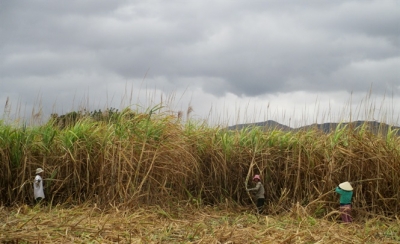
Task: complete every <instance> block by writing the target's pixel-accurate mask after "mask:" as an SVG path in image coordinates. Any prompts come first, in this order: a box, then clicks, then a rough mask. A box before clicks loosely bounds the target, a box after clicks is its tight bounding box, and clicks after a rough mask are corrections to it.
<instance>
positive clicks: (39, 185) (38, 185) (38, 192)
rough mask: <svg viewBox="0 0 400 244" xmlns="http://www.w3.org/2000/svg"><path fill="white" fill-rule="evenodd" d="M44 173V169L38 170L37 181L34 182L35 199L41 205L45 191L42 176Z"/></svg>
mask: <svg viewBox="0 0 400 244" xmlns="http://www.w3.org/2000/svg"><path fill="white" fill-rule="evenodd" d="M42 173H43V169H42V168H37V169H36V176H35V180H34V181H33V196H34V198H35V201H36V203H39V202H40V201H41V200H43V199H44V191H43V179H42V176H41V174H42Z"/></svg>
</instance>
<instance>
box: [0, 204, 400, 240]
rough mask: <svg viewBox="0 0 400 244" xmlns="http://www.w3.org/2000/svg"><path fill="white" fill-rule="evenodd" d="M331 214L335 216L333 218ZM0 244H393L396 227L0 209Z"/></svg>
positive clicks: (288, 217) (223, 214) (302, 216)
mask: <svg viewBox="0 0 400 244" xmlns="http://www.w3.org/2000/svg"><path fill="white" fill-rule="evenodd" d="M333 214H335V213H333ZM0 220H1V223H2V225H1V226H0V233H1V234H0V240H1V241H2V243H3V242H4V243H7V242H8V243H398V242H399V241H400V227H399V224H400V221H399V220H397V221H389V220H382V219H379V218H374V219H370V220H368V221H367V222H361V221H360V222H355V223H352V224H339V223H337V222H336V221H332V220H329V219H328V218H322V219H315V218H313V217H311V216H309V215H307V214H306V213H305V212H304V209H303V208H302V207H299V206H297V207H296V206H295V207H294V208H293V209H292V211H290V212H289V213H286V214H285V215H276V216H272V215H270V216H261V217H259V218H257V216H255V215H253V214H251V213H250V212H249V211H248V209H245V208H240V207H227V206H219V207H217V206H214V207H202V208H197V207H193V206H190V205H184V204H182V205H179V204H178V205H176V206H175V207H173V208H169V209H161V208H160V207H147V208H137V209H131V210H122V209H118V208H116V207H113V208H110V209H108V210H101V209H99V208H97V207H93V206H91V207H90V206H78V207H73V208H65V207H61V206H57V207H43V206H42V207H38V206H35V207H29V206H27V205H23V206H20V207H17V208H12V209H7V208H1V209H0Z"/></svg>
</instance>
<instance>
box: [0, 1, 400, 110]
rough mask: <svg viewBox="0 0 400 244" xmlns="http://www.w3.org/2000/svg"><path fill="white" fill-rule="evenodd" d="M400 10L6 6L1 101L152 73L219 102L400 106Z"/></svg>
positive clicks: (168, 86)
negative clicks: (335, 95)
mask: <svg viewBox="0 0 400 244" xmlns="http://www.w3.org/2000/svg"><path fill="white" fill-rule="evenodd" d="M399 7H400V6H399V3H398V2H397V1H395V0H379V1H378V0H368V1H344V0H343V1H315V0H308V1H295V0H288V1H277V0H274V1H250V2H249V1H183V2H182V1H177V0H176V1H168V2H166V1H106V0H91V1H77V0H75V1H65V2H62V3H61V2H55V1H48V0H41V1H35V2H32V1H2V2H0V86H1V89H0V90H1V91H0V97H1V98H2V99H3V100H4V99H5V97H7V96H9V95H10V94H13V93H15V92H16V91H17V92H18V93H19V94H20V96H22V97H24V98H25V97H26V99H28V98H27V97H31V99H30V100H33V99H34V95H32V94H30V92H31V93H32V91H38V90H39V91H40V90H41V91H45V93H48V94H50V93H51V91H56V93H57V92H60V93H62V92H65V93H66V94H73V93H74V92H75V91H76V90H79V89H78V87H82V88H83V90H85V89H89V88H91V89H92V88H93V87H94V86H96V87H97V88H99V87H103V88H105V87H107V84H112V83H113V82H115V83H119V84H124V83H126V82H131V83H132V84H135V85H136V86H139V85H140V84H141V83H142V82H143V78H144V76H146V79H145V82H146V83H147V84H146V85H148V86H150V87H157V88H158V89H161V90H163V89H164V91H174V90H177V89H183V90H184V89H186V87H198V88H199V89H200V90H201V91H202V92H205V93H209V94H213V95H215V96H217V97H224V96H225V95H226V94H228V93H232V94H235V95H237V96H238V97H256V96H264V95H266V94H280V93H291V92H298V91H308V92H311V93H324V92H334V91H338V92H340V91H347V92H349V93H351V92H361V93H362V92H365V91H367V90H368V89H370V87H371V86H372V87H373V89H374V92H376V93H378V94H385V92H388V91H391V92H392V93H393V94H394V96H396V97H399V96H400V91H399V87H398V84H399V78H400V71H399V69H398V68H397V67H399V65H400V45H399V42H400V38H399V36H400V30H399V24H398V23H400V8H399ZM109 79H113V80H109ZM117 87H119V85H118V86H117ZM105 89H106V88H105ZM99 93H100V90H99ZM96 94H97V93H96ZM96 96H100V95H96ZM70 97H71V95H66V98H65V99H67V98H70ZM58 98H59V99H60V97H58ZM0 101H1V100H0ZM63 103H65V102H63Z"/></svg>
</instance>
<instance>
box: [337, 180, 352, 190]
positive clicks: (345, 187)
mask: <svg viewBox="0 0 400 244" xmlns="http://www.w3.org/2000/svg"><path fill="white" fill-rule="evenodd" d="M339 187H340V188H341V189H342V190H345V191H352V190H353V187H352V186H351V184H350V182H348V181H345V182H343V183H340V184H339Z"/></svg>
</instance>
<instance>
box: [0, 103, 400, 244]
mask: <svg viewBox="0 0 400 244" xmlns="http://www.w3.org/2000/svg"><path fill="white" fill-rule="evenodd" d="M370 126H371V125H370V124H368V123H362V124H360V125H356V124H352V123H348V124H343V125H341V124H339V125H338V126H337V127H336V128H334V129H333V130H331V131H329V132H325V131H322V130H320V129H318V128H316V127H312V128H308V129H304V130H292V131H285V130H282V129H279V128H261V127H244V128H236V129H235V128H227V127H223V126H209V125H207V123H204V122H201V121H187V122H184V123H183V122H182V121H181V120H180V118H179V116H174V115H171V114H169V113H167V112H164V111H163V110H162V107H161V106H155V107H152V108H150V109H148V110H147V111H142V112H138V111H133V110H131V109H129V108H127V109H124V110H122V111H118V110H115V109H109V110H107V111H106V112H87V111H77V112H72V113H69V114H65V115H61V116H59V115H57V114H53V115H52V117H51V118H50V119H49V120H48V121H47V122H46V123H44V124H41V125H32V126H26V125H18V124H13V123H5V122H4V121H0V144H1V147H0V160H1V166H0V172H1V176H2V177H1V178H0V189H1V205H0V223H1V226H0V240H1V243H399V242H400V219H399V215H398V212H399V210H400V194H399V186H400V147H399V145H400V139H399V136H398V130H397V129H393V128H391V127H388V128H383V127H382V128H379V129H378V130H377V131H371V130H370V128H369V127H370Z"/></svg>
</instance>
